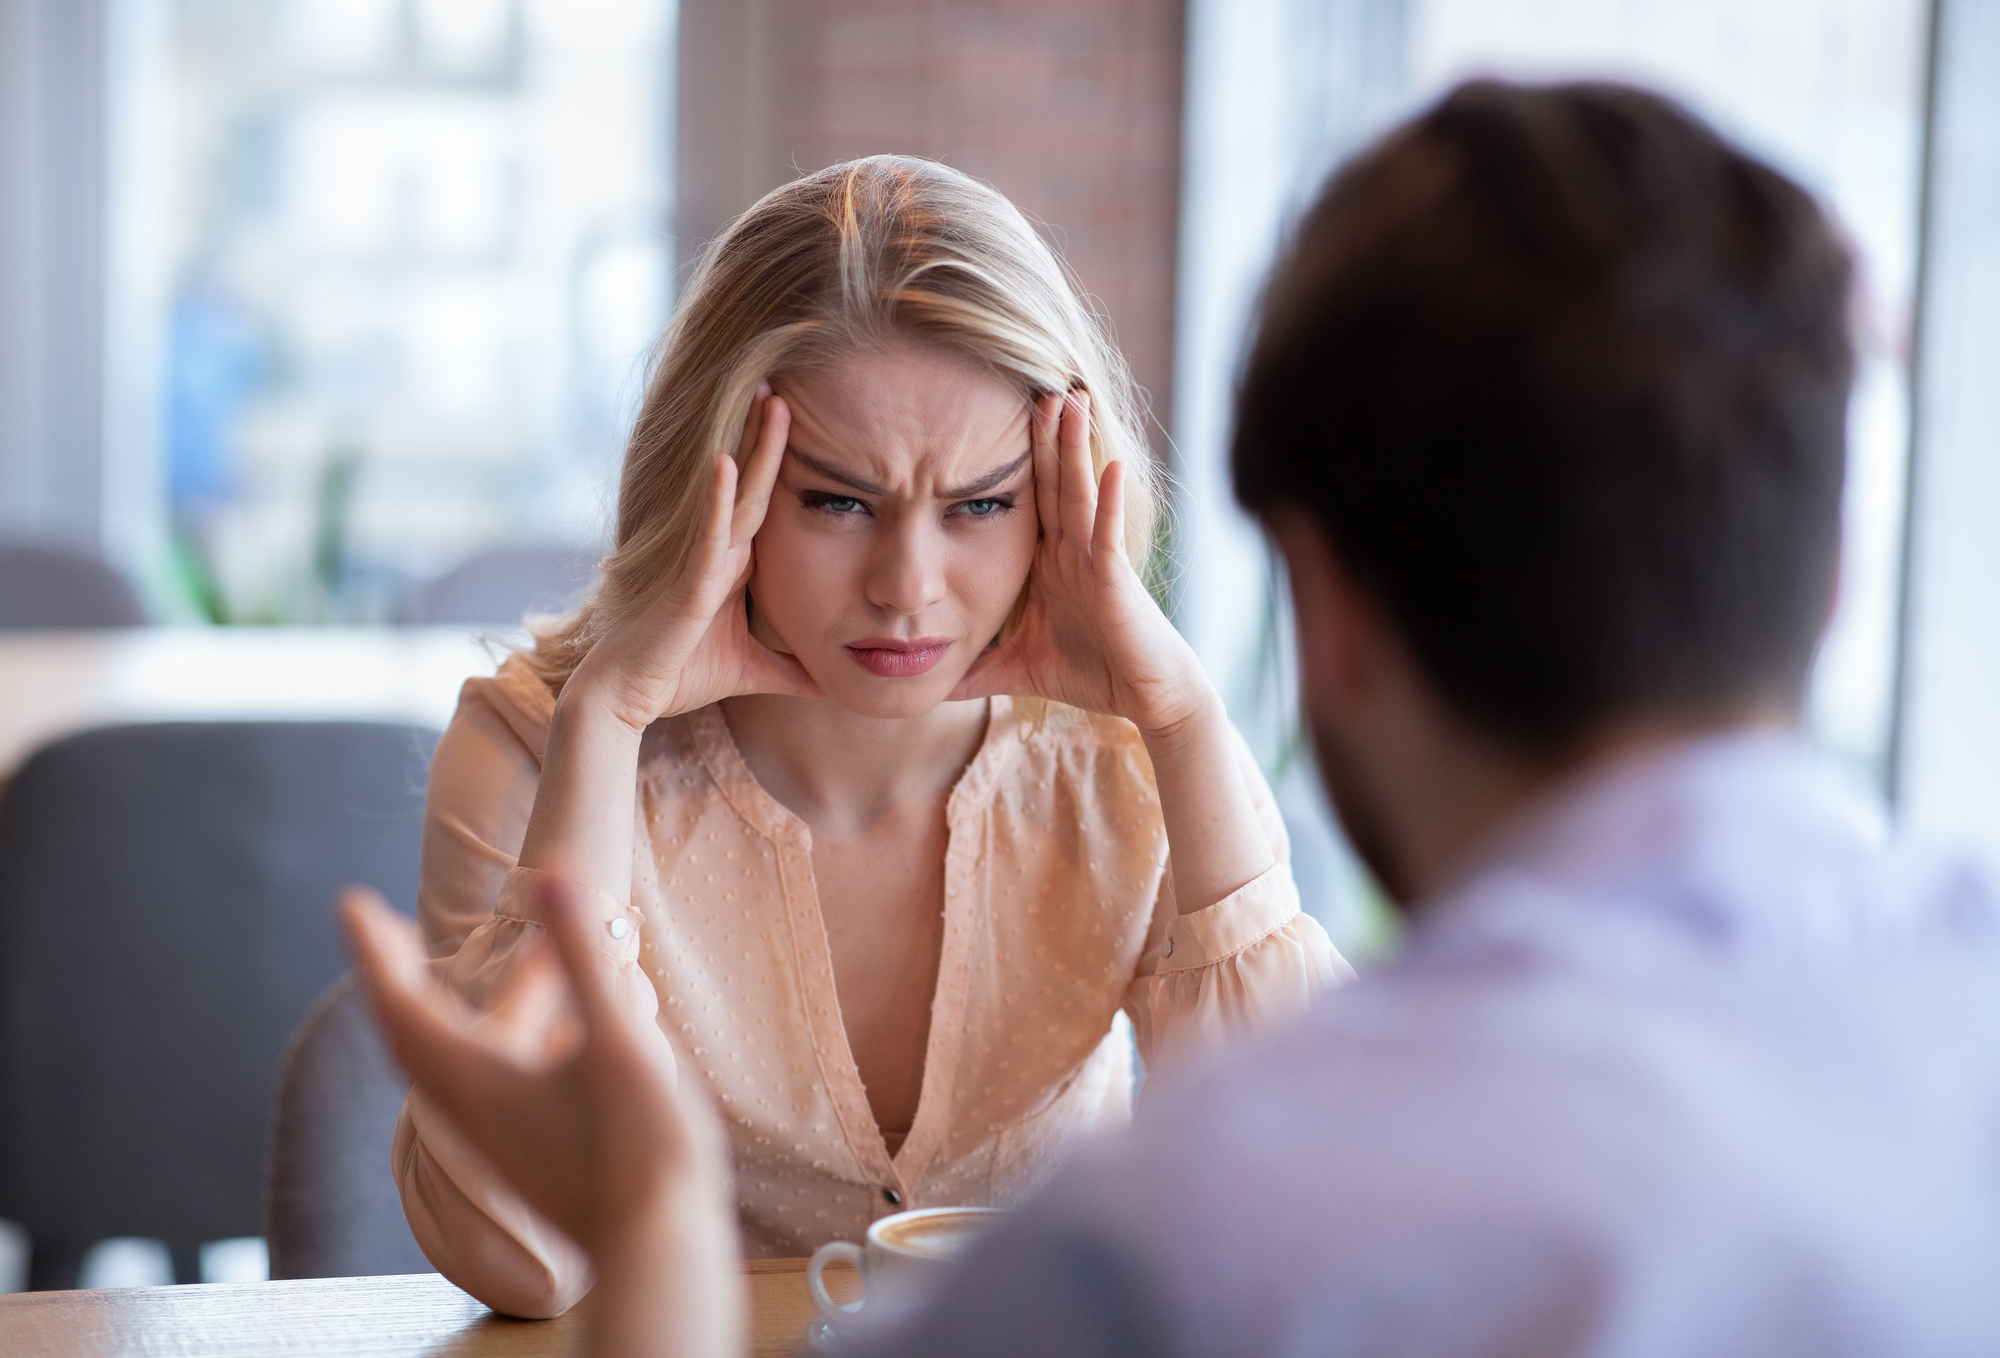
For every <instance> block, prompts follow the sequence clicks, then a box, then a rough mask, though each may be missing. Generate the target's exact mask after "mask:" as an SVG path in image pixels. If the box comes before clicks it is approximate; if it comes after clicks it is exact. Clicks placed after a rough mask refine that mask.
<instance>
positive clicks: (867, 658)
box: [847, 637, 951, 679]
mask: <svg viewBox="0 0 2000 1358" xmlns="http://www.w3.org/2000/svg"><path fill="white" fill-rule="evenodd" d="M950 649H951V638H950V637H917V638H916V639H914V640H912V641H898V640H897V639H896V638H895V637H869V638H868V639H867V640H865V641H856V642H853V643H851V644H850V645H849V646H848V648H847V653H848V654H849V655H851V656H853V657H854V660H855V663H856V664H858V665H860V666H861V668H862V669H864V670H867V671H868V672H869V673H870V674H873V675H879V676H880V677H881V678H884V679H909V678H913V677H915V676H916V675H919V674H924V673H927V672H929V671H930V670H931V669H933V668H934V667H935V666H936V665H937V663H938V661H940V660H942V659H944V653H945V652H946V651H948V650H950Z"/></svg>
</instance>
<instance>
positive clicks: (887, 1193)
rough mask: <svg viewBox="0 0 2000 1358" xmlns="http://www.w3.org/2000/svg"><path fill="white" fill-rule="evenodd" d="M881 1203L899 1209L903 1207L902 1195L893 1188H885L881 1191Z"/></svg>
mask: <svg viewBox="0 0 2000 1358" xmlns="http://www.w3.org/2000/svg"><path fill="white" fill-rule="evenodd" d="M882 1201H884V1202H886V1203H888V1204H889V1205H890V1206H891V1207H901V1206H902V1205H903V1195H902V1194H901V1193H898V1192H897V1191H896V1190H895V1189H893V1188H885V1189H883V1190H882Z"/></svg>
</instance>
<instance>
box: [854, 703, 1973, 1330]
mask: <svg viewBox="0 0 2000 1358" xmlns="http://www.w3.org/2000/svg"><path fill="white" fill-rule="evenodd" d="M1879 827H1880V818H1879V816H1878V815H1877V814H1876V813H1875V811H1874V810H1873V808H1872V806H1871V804H1870V803H1869V801H1868V800H1867V799H1866V798H1863V797H1860V796H1858V795H1857V794H1855V793H1854V792H1852V791H1850V790H1849V789H1848V787H1847V785H1846V784H1845V783H1844V782H1843V780H1841V779H1840V778H1839V777H1837V776H1835V775H1833V774H1831V773H1830V772H1829V771H1828V770H1827V769H1826V768H1824V767H1823V766H1822V765H1821V764H1820V763H1819V761H1818V759H1817V757H1816V756H1814V755H1813V754H1812V753H1811V752H1810V751H1809V750H1808V749H1806V748H1805V747H1804V746H1803V745H1802V744H1801V743H1800V742H1798V741H1797V740H1795V739H1793V738H1791V737H1788V736H1780V735H1770V734H1760V735H1736V736H1728V737H1718V738H1713V739H1708V740H1703V741H1699V742H1694V743H1691V744H1688V745H1685V746H1682V747H1679V748H1677V749H1675V750H1673V751H1670V752H1668V753H1666V754H1664V755H1660V756H1658V757H1655V758H1652V759H1649V760H1646V761H1644V762H1640V763H1635V764H1630V765H1626V766H1624V767H1621V768H1617V769H1614V770H1609V771H1604V772H1600V773H1597V774H1595V775H1592V776H1591V777H1589V778H1587V779H1585V780H1582V781H1580V782H1579V783H1576V784H1572V785H1571V786H1569V787H1568V788H1566V789H1563V790H1561V791H1560V792H1558V793H1557V794H1554V795H1553V796H1551V797H1550V798H1547V799H1545V801H1544V802H1543V803H1542V804H1541V805H1540V806H1539V807H1537V808H1535V809H1534V810H1532V811H1531V812H1530V813H1529V814H1528V815H1526V816H1524V817H1523V818H1522V819H1521V821H1520V822H1519V823H1517V824H1516V825H1515V826H1514V828H1513V829H1512V830H1511V831H1510V832H1509V833H1508V834H1506V835H1505V836H1504V837H1503V839H1502V841H1501V842H1500V843H1497V844H1495V845H1493V846H1491V847H1490V849H1489V850H1488V851H1487V852H1486V853H1485V854H1483V855H1481V856H1480V860H1479V862H1477V863H1476V864H1475V865H1473V866H1472V867H1471V868H1470V869H1469V870H1468V872H1467V873H1466V874H1465V875H1464V877H1463V878H1462V879H1461V881H1460V883H1459V884H1458V885H1457V886H1456V887H1455V888H1453V889H1450V890H1448V891H1446V892H1444V893H1442V894H1441V895H1440V896H1439V897H1438V898H1436V899H1435V900H1433V901H1432V902H1431V903H1430V904H1428V905H1427V906H1426V907H1425V908H1424V909H1423V910H1422V911H1421V912H1420V920H1419V923H1418V925H1417V926H1416V928H1415V929H1414V931H1413V935H1412V938H1411V941H1410V944H1409V946H1408V947H1407V949H1406V950H1405V951H1404V953H1403V955H1402V956H1401V957H1400V958H1399V959H1398V960H1397V961H1396V962H1395V963H1394V964H1393V965H1391V966H1388V967H1384V968H1382V969H1380V970H1377V971H1375V972H1372V973H1370V974H1368V975H1366V976H1364V977H1363V978H1362V979H1361V980H1360V981H1358V982H1356V983H1354V984H1352V985H1349V986H1346V987H1344V988H1342V989H1340V990H1338V991H1335V992H1333V993H1331V994H1329V995H1327V996H1325V997H1323V998H1322V999H1321V1000H1320V1001H1319V1002H1318V1003H1317V1004H1316V1005H1315V1006H1314V1008H1313V1009H1312V1010H1311V1011H1310V1013H1309V1014H1308V1015H1307V1017H1306V1018H1305V1019H1304V1020H1302V1021H1300V1022H1298V1023H1296V1024H1293V1025H1291V1026H1289V1027H1287V1028H1286V1029H1284V1030H1283V1031H1281V1032H1277V1033H1274V1034H1271V1035H1270V1036H1268V1037H1266V1038H1264V1039H1260V1040H1257V1041H1254V1042H1252V1043H1250V1044H1247V1045H1245V1046H1241V1047H1238V1048H1235V1049H1232V1050H1230V1051H1228V1052H1226V1053H1223V1054H1221V1055H1220V1056H1219V1058H1217V1059H1213V1060H1210V1061H1208V1062H1207V1063H1206V1064H1204V1065H1201V1066H1197V1067H1193V1068H1190V1069H1189V1070H1187V1071H1185V1072H1182V1073H1181V1074H1180V1075H1178V1076H1177V1077H1175V1078H1173V1079H1172V1080H1171V1082H1170V1083H1167V1084H1166V1085H1165V1086H1164V1087H1160V1088H1156V1089H1153V1090H1149V1091H1148V1098H1147V1099H1146V1100H1145V1101H1144V1103H1143V1105H1142V1108H1141V1111H1140V1114H1139V1117H1138V1121H1137V1122H1136V1124H1135V1125H1134V1126H1133V1128H1132V1129H1131V1130H1130V1131H1129V1132H1126V1133H1123V1134H1120V1135H1118V1136H1116V1137H1111V1138H1107V1139H1105V1140H1102V1141H1100V1142H1097V1143H1095V1144H1093V1145H1091V1146H1089V1147H1087V1148H1086V1149H1085V1150H1084V1151H1082V1152H1081V1153H1080V1154H1079V1155H1078V1156H1077V1158H1076V1159H1075V1160H1073V1161H1072V1162H1071V1163H1070V1164H1069V1166H1068V1167H1067V1168H1066V1169H1065V1170H1064V1171H1063V1172H1062V1173H1061V1174H1060V1175H1059V1176H1058V1177H1057V1178H1056V1179H1055V1180H1054V1181H1052V1182H1051V1184H1050V1185H1049V1186H1048V1187H1047V1189H1046V1190H1044V1191H1043V1192H1042V1193H1041V1194H1040V1195H1038V1197H1037V1198H1036V1199H1035V1200H1034V1201H1033V1202H1032V1203H1031V1204H1030V1205H1029V1206H1027V1207H1025V1208H1023V1209H1022V1210H1021V1211H1020V1212H1019V1213H1018V1215H1016V1216H1015V1217H1014V1218H1012V1219H1011V1220H1010V1221H1009V1222H1008V1223H1007V1224H1006V1225H1005V1226H1003V1227H1002V1228H1001V1229H999V1230H997V1231H995V1232H994V1233H993V1234H992V1235H991V1236H990V1237H988V1238H987V1239H986V1240H984V1241H982V1242H981V1244H980V1245H979V1246H978V1247H977V1248H975V1249H974V1250H973V1251H972V1252H971V1253H970V1254H969V1255H968V1257H967V1260H966V1263H965V1266H964V1267H963V1268H961V1269H960V1270H958V1271H957V1272H956V1274H955V1275H954V1276H953V1277H952V1279H951V1280H950V1282H949V1283H948V1284H947V1285H946V1286H945V1287H944V1288H943V1289H942V1291H941V1293H940V1294H939V1296H938V1297H937V1298H936V1300H935V1301H934V1303H933V1304H932V1305H931V1307H930V1308H929V1310H928V1311H926V1312H925V1313H923V1314H922V1315H921V1316H920V1317H919V1318H918V1319H917V1321H916V1322H915V1323H914V1324H913V1325H911V1326H910V1327H908V1328H907V1329H906V1330H905V1331H904V1332H903V1333H901V1334H900V1335H898V1336H896V1337H895V1339H894V1341H893V1342H890V1343H888V1344H886V1345H884V1346H882V1347H880V1348H879V1349H875V1350H871V1351H872V1352H879V1353H881V1354H885V1355H886V1354H920V1353H921V1354H952V1355H985V1354H992V1355H1002V1354H1005V1355H1026V1354H1035V1355H1045V1356H1047V1358H1057V1356H1059V1355H1068V1354H1078V1355H1081V1354H1093V1355H1096V1354H1149V1355H1150V1354H1160V1355H1181V1354H1185V1355H1190V1356H1191V1358H1192V1356H1193V1355H1201V1358H1224V1356H1226V1355H1232V1354H1274V1355H1277V1354H1282V1355H1307V1354H1328V1355H1333V1354H1341V1355H1397V1356H1398V1358H1420V1356H1424V1355H1447V1354H1450V1355H1459V1354H1465V1355H1471V1354H1480V1355H1500V1354H1506V1355H1515V1354H1519V1355H1535V1358H1559V1356H1560V1355H1569V1354H1593V1355H1665V1354H1688V1355H1702V1356H1703V1358H1717V1356H1719V1355H1732V1354H1742V1355H1752V1354H1754V1355H1758V1356H1759V1358H1771V1356H1772V1355H1790V1354H1797V1355H1814V1358H1827V1356H1828V1355H1862V1354H1867V1355H1884V1356H1885V1358H1886V1356H1887V1355H1896V1358H1918V1356H1921V1355H1945V1354H1952V1355H1958V1354H1965V1355H1972V1354H2000V904H1996V894H1995V892H1994V890H1993V889H1992V887H1991V885H1990V883H1989V881H1988V879H1987V878H1985V877H1984V876H1982V875H1981V874H1980V873H1979V872H1977V871H1975V870H1974V869H1973V868H1972V867H1971V866H1969V865H1968V864H1967V863H1965V862H1963V861H1960V860H1956V859H1952V858H1949V857H1942V856H1929V855H1926V854H1923V853H1920V852H1917V851H1914V850H1911V849H1908V848H1904V847H1899V846H1895V845H1892V844H1889V843H1888V842H1887V841H1886V840H1885V838H1884V836H1883V835H1882V833H1881V831H1880V828H1879Z"/></svg>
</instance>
